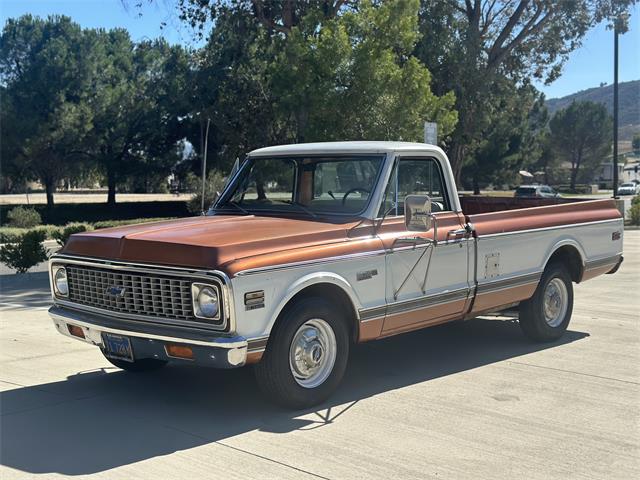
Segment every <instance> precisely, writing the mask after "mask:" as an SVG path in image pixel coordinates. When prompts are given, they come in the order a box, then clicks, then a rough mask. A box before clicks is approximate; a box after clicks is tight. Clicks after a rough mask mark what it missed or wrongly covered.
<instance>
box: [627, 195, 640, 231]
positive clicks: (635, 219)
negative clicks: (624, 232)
mask: <svg viewBox="0 0 640 480" xmlns="http://www.w3.org/2000/svg"><path fill="white" fill-rule="evenodd" d="M629 216H630V217H631V225H640V196H636V197H634V198H633V200H631V208H630V209H629Z"/></svg>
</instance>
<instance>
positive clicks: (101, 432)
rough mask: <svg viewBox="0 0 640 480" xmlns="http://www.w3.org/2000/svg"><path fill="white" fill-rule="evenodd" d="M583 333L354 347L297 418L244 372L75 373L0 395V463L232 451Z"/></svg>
mask: <svg viewBox="0 0 640 480" xmlns="http://www.w3.org/2000/svg"><path fill="white" fill-rule="evenodd" d="M587 336H588V334H587V333H582V332H576V331H569V332H567V333H566V335H565V336H564V337H563V339H562V340H560V341H558V342H555V343H550V344H544V345H540V344H532V343H530V342H527V341H526V340H525V339H524V338H523V336H522V334H521V333H520V329H519V327H518V325H517V323H515V322H513V321H500V320H493V319H475V320H473V321H470V322H465V323H454V324H449V325H443V326H439V327H434V328H431V329H426V330H423V331H419V332H414V333H412V334H407V335H401V336H398V337H393V338H389V339H386V340H382V341H379V342H374V343H370V344H363V345H358V346H356V347H355V348H354V350H353V351H352V355H351V359H350V363H349V367H348V370H347V374H346V376H345V379H344V381H343V382H342V384H341V386H340V387H339V389H338V391H337V392H336V393H335V394H334V395H333V397H331V399H330V400H329V401H327V402H326V403H325V404H323V405H321V406H320V407H317V408H314V409H312V410H307V411H302V412H301V411H298V412H290V411H286V410H282V409H279V408H277V407H274V406H272V405H271V404H269V403H268V402H267V401H266V400H265V399H264V398H263V397H262V396H261V395H260V393H259V392H258V390H257V386H256V384H255V382H254V380H253V376H252V372H251V369H250V368H245V369H241V370H229V371H221V370H210V369H205V368H188V367H182V366H177V365H176V366H170V367H168V368H165V369H164V370H162V371H159V372H156V373H152V374H143V375H135V374H128V373H125V372H121V371H119V370H116V369H108V371H105V370H98V371H91V372H80V373H78V374H76V375H73V376H71V377H68V379H67V380H65V381H60V382H54V383H48V384H41V385H34V386H28V387H20V388H15V389H13V390H8V391H5V392H2V393H1V394H0V406H1V409H2V424H1V437H0V440H1V441H0V445H1V446H0V462H1V463H2V464H3V465H6V466H8V467H11V468H14V469H17V470H21V471H23V472H29V473H31V474H37V473H54V472H55V473H60V474H65V475H83V474H92V473H97V472H103V471H107V470H110V469H112V468H116V467H120V466H123V465H128V464H132V463H135V462H139V461H142V460H146V459H150V458H153V457H157V456H162V455H167V454H171V453H173V452H176V451H180V450H188V449H191V448H194V447H198V446H202V445H208V444H213V443H216V444H217V445H218V446H219V448H221V449H223V450H222V452H223V453H224V449H228V448H234V449H236V447H231V446H230V445H228V444H227V442H226V441H225V440H227V439H230V438H231V437H233V436H236V435H239V434H242V433H245V432H250V431H254V430H260V431H265V432H274V433H287V432H291V431H294V430H313V429H317V428H322V427H323V426H324V425H326V424H329V423H333V422H339V421H340V418H341V416H343V415H349V414H350V413H351V412H352V411H353V409H354V408H355V409H357V408H366V406H365V405H364V404H362V403H361V404H359V405H358V402H360V401H361V400H364V399H367V398H369V397H372V396H375V395H380V394H384V393H386V392H389V391H392V390H396V389H401V388H404V387H407V386H410V385H414V384H418V383H422V382H427V381H429V380H433V379H436V378H439V377H443V376H447V375H455V374H457V373H460V372H463V371H466V370H471V369H475V368H479V367H482V366H484V365H489V364H492V363H495V362H500V361H504V360H509V359H513V358H515V357H519V356H522V355H526V354H528V353H532V352H536V351H540V350H544V349H548V348H555V347H558V346H560V345H562V344H567V343H571V342H574V341H577V340H580V339H583V338H585V337H587ZM96 354H97V355H99V353H98V352H97V351H96ZM427 408H428V407H427ZM350 409H351V410H350ZM312 434H313V433H311V432H309V435H312Z"/></svg>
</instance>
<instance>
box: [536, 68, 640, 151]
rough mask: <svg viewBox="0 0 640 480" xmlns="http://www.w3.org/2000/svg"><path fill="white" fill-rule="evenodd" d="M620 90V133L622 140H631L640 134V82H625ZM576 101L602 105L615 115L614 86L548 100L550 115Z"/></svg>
mask: <svg viewBox="0 0 640 480" xmlns="http://www.w3.org/2000/svg"><path fill="white" fill-rule="evenodd" d="M618 88H619V90H618V93H619V103H618V105H619V107H620V112H619V115H620V116H619V122H620V123H619V132H618V135H619V136H620V140H631V139H632V137H633V135H634V134H635V133H640V80H633V81H631V82H623V83H620V84H619V86H618ZM575 101H591V102H596V103H602V104H603V105H604V106H605V107H607V110H608V111H609V113H610V114H612V115H613V85H605V86H603V87H595V88H589V89H587V90H582V91H581V92H577V93H573V94H571V95H567V96H566V97H562V98H552V99H550V100H547V108H548V109H549V113H550V114H554V113H555V112H557V111H558V110H561V109H563V108H566V107H568V106H569V105H570V104H571V103H572V102H575Z"/></svg>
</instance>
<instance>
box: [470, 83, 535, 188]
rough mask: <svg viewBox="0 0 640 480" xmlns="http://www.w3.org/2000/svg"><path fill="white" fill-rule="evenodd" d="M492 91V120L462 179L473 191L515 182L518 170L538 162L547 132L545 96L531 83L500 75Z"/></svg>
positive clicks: (531, 166) (530, 166)
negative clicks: (516, 81)
mask: <svg viewBox="0 0 640 480" xmlns="http://www.w3.org/2000/svg"><path fill="white" fill-rule="evenodd" d="M491 94H492V95H493V96H494V102H493V104H492V105H491V108H492V112H491V113H492V115H491V116H492V118H493V121H492V122H491V123H490V124H489V125H488V126H487V127H486V128H485V132H484V137H483V138H482V140H481V141H480V142H478V145H477V150H476V154H475V155H474V157H472V158H469V159H467V161H468V164H467V166H466V168H465V170H464V175H463V176H462V179H461V181H462V185H463V186H467V187H469V186H472V187H473V190H474V193H475V194H479V193H480V187H481V186H485V185H488V184H494V185H498V186H502V185H507V186H508V185H510V184H513V183H516V181H517V179H518V178H517V177H518V172H519V171H520V170H522V169H531V168H533V167H534V166H535V165H536V164H537V163H538V162H540V159H541V157H542V156H543V153H544V150H543V148H544V141H545V137H546V135H547V133H546V131H547V123H548V115H547V110H546V107H545V106H544V98H543V97H542V96H541V95H539V94H538V92H536V90H535V89H534V88H533V87H531V86H528V85H527V86H523V87H517V86H516V85H514V84H513V83H512V82H510V81H508V80H507V79H504V78H503V79H502V81H501V82H495V83H494V85H493V88H492V91H491ZM469 184H470V185H469Z"/></svg>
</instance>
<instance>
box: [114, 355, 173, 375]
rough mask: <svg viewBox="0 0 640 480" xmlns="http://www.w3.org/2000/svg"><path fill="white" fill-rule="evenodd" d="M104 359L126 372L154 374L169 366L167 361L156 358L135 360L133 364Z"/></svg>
mask: <svg viewBox="0 0 640 480" xmlns="http://www.w3.org/2000/svg"><path fill="white" fill-rule="evenodd" d="M103 355H104V352H103ZM104 358H106V359H107V360H109V362H110V363H111V364H112V365H114V366H116V367H118V368H120V369H122V370H126V371H127V372H152V371H154V370H159V369H160V368H162V367H164V366H165V365H166V364H167V362H166V361H164V360H156V359H155V358H141V359H139V360H134V361H133V362H127V361H126V360H118V359H116V358H109V357H107V356H106V355H104Z"/></svg>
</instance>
